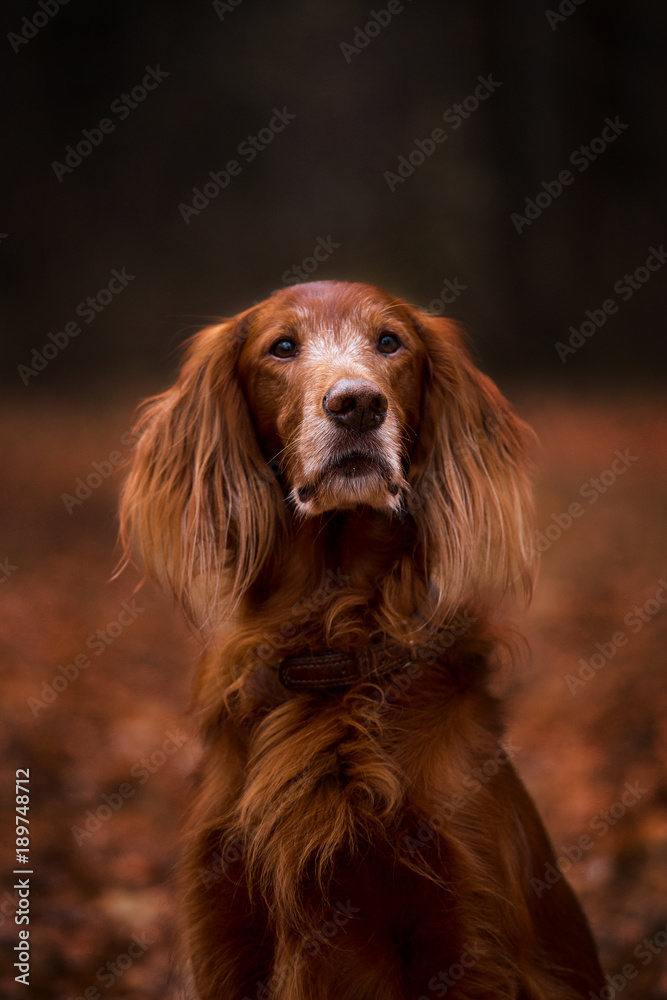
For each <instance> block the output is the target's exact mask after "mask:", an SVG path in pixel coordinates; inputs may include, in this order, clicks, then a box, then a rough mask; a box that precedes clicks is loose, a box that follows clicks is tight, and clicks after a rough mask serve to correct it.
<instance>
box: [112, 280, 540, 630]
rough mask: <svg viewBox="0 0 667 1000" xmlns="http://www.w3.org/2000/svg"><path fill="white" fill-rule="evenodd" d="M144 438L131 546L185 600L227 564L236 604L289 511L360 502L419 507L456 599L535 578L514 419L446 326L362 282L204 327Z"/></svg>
mask: <svg viewBox="0 0 667 1000" xmlns="http://www.w3.org/2000/svg"><path fill="white" fill-rule="evenodd" d="M138 433H139V444H138V446H137V450H136V455H135V459H134V464H133V467H132V470H131V473H130V476H129V478H128V481H127V484H126V488H125V494H124V500H123V515H122V523H123V530H124V536H125V539H126V543H127V544H131V543H132V542H133V541H134V540H137V541H138V543H139V545H140V547H141V550H142V553H143V557H144V560H145V562H146V563H147V565H148V566H149V567H150V568H151V569H152V570H153V571H154V572H155V573H156V575H157V576H158V577H159V578H160V579H161V580H162V581H163V582H165V581H166V582H168V583H169V584H170V585H171V586H172V587H173V589H174V590H175V592H176V593H177V595H178V596H179V598H181V599H182V600H183V601H184V603H186V605H189V606H190V607H192V606H195V607H196V606H197V604H200V603H202V602H203V603H204V604H206V603H207V602H208V603H209V604H210V603H211V601H212V600H216V599H218V598H219V597H220V596H221V590H222V589H225V588H224V587H222V586H221V585H219V583H218V581H220V580H221V579H222V578H223V577H225V576H228V577H229V579H230V580H231V583H230V584H229V585H228V586H227V588H226V589H227V591H228V592H230V593H232V594H233V595H234V596H235V597H236V598H237V599H238V597H239V596H240V595H241V594H242V593H243V592H245V591H246V590H247V588H248V587H249V586H251V585H252V583H253V582H254V581H256V580H257V578H258V576H259V575H260V574H261V572H262V568H263V567H264V566H266V564H267V563H268V562H270V561H271V560H272V559H273V558H274V556H275V551H276V543H277V539H278V536H279V535H280V533H281V532H283V533H284V532H285V531H288V530H289V525H290V522H291V519H293V518H295V517H297V518H314V517H319V515H322V514H325V513H327V512H331V511H345V510H350V509H353V508H362V507H366V508H373V509H374V510H376V511H379V512H381V513H383V514H384V515H386V517H387V518H391V517H399V518H405V517H410V518H412V519H413V521H414V522H415V524H416V526H417V529H418V536H419V538H420V553H419V554H418V556H417V557H418V558H421V559H423V563H424V573H425V574H426V575H427V576H428V577H430V578H431V579H432V580H433V582H434V583H435V585H436V590H437V592H439V593H440V594H441V601H442V606H443V608H444V607H445V606H446V607H447V608H448V609H449V611H451V610H453V609H454V608H455V607H456V606H458V605H459V604H460V603H462V602H463V601H465V600H467V599H469V597H470V595H471V593H472V591H474V590H475V588H489V587H493V586H500V587H501V588H504V587H506V586H507V585H508V584H509V583H510V582H511V581H513V580H514V579H515V578H516V577H517V576H523V577H525V578H527V577H528V575H529V567H530V564H531V560H532V538H531V533H530V525H531V517H530V510H531V500H530V489H529V486H528V481H527V476H526V471H525V460H524V443H523V438H524V427H523V425H522V424H521V422H520V421H519V420H518V419H517V418H516V417H515V416H514V415H513V414H512V412H511V410H510V409H509V406H508V405H507V403H506V401H505V400H504V399H503V397H502V396H501V394H500V393H499V391H498V390H497V388H496V387H495V385H494V384H493V383H492V382H491V381H490V380H489V379H488V378H486V376H484V375H482V374H481V372H479V371H478V369H477V368H476V367H475V366H474V364H473V363H472V361H471V360H470V357H469V355H468V353H467V352H466V350H465V348H464V345H463V342H462V339H461V336H460V334H459V332H458V331H457V329H456V328H455V326H454V325H453V324H452V323H451V322H450V321H448V320H445V319H441V318H437V317H433V316H430V315H428V314H426V313H424V312H421V311H420V310H417V309H415V308H413V307H411V306H409V305H407V304H406V303H405V302H402V301H400V300H399V299H396V298H394V297H392V296H390V295H388V294H387V293H385V292H382V291H381V290H379V289H377V288H375V287H372V286H370V285H364V284H350V283H345V282H334V281H326V282H313V283H312V284H304V285H296V286H292V287H290V288H286V289H282V290H280V291H278V292H276V293H274V294H273V295H272V296H271V297H270V298H269V299H267V300H266V301H265V302H262V303H260V304H259V305H257V306H255V307H254V308H252V309H249V310H247V311H246V312H244V313H242V314H240V315H239V316H237V317H234V318H233V319H231V320H228V321H226V322H224V323H222V324H220V325H219V326H214V327H209V328H207V329H206V330H203V331H202V332H201V333H199V334H197V335H196V336H195V337H194V338H193V340H192V342H191V344H190V347H189V351H188V355H187V357H186V360H185V363H184V365H183V368H182V371H181V374H180V377H179V379H178V381H177V383H176V385H175V386H174V387H173V388H172V389H170V390H168V391H167V392H166V393H164V394H162V395H160V396H157V397H155V398H154V399H153V400H149V401H148V404H147V407H146V409H145V411H144V414H143V416H142V418H141V419H140V423H139V426H138ZM292 523H293V520H292ZM212 582H213V586H211V584H212ZM197 593H199V594H200V596H201V595H203V594H204V593H206V594H207V595H208V597H207V598H206V599H203V598H202V601H198V600H197V599H196V595H197ZM211 594H214V595H215V596H214V597H211ZM196 617H199V618H200V619H201V617H202V615H201V613H199V614H198V615H196Z"/></svg>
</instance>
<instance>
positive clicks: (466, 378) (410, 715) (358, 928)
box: [122, 282, 602, 1000]
mask: <svg viewBox="0 0 667 1000" xmlns="http://www.w3.org/2000/svg"><path fill="white" fill-rule="evenodd" d="M386 334H393V335H394V336H396V337H398V338H399V341H400V347H399V348H398V349H397V350H396V351H395V352H394V353H391V354H386V353H381V351H380V348H379V338H380V337H382V336H383V335H386ZM285 338H290V339H291V341H292V342H293V343H295V344H296V349H297V353H296V354H295V355H294V356H291V357H276V356H275V354H272V353H271V352H272V349H274V345H275V344H276V342H278V341H280V340H281V339H282V340H284V339H285ZM339 379H356V380H365V384H370V383H372V384H373V385H374V386H375V387H377V389H378V391H379V392H380V393H381V394H383V395H384V396H385V397H386V399H387V401H388V406H387V412H386V417H385V419H384V423H382V425H381V426H380V427H378V428H375V429H372V430H370V431H367V432H366V433H365V434H354V433H352V432H350V431H341V430H340V423H339V422H337V421H336V420H335V419H332V418H331V414H327V413H326V412H325V410H324V408H323V399H324V398H325V397H326V395H327V393H328V392H329V391H330V390H331V387H332V386H333V385H334V383H336V382H337V380H339ZM138 430H139V434H140V437H139V443H138V445H137V449H136V455H135V459H134V464H133V467H132V469H131V472H130V475H129V478H128V481H127V484H126V488H125V493H124V497H123V517H122V523H123V537H124V541H125V545H126V550H128V551H129V548H130V547H132V546H134V545H136V546H137V547H138V548H139V550H140V552H141V554H142V557H143V560H144V562H145V564H146V565H147V567H148V568H149V569H150V571H151V572H152V573H153V574H154V575H155V576H156V577H157V578H158V579H159V580H160V581H161V582H163V583H164V584H165V585H167V586H169V587H170V588H171V589H172V590H173V591H174V593H175V594H176V595H177V597H178V598H179V600H180V601H181V602H182V604H183V606H184V608H185V610H186V613H187V614H188V616H189V617H190V619H191V620H193V621H194V622H195V623H196V625H197V627H198V628H199V629H200V630H201V631H202V633H204V634H205V635H206V636H207V639H208V652H207V654H206V656H205V659H204V663H203V665H202V668H201V672H200V676H199V681H198V685H197V700H198V708H199V717H200V718H201V720H202V726H203V733H204V737H205V739H206V755H205V763H204V766H203V768H202V772H201V775H200V777H199V783H198V789H197V793H196V798H195V803H194V806H193V809H192V816H191V822H190V831H189V834H188V837H189V852H188V856H187V858H186V863H185V872H184V877H185V889H186V908H187V920H188V926H189V940H188V945H189V954H190V959H191V965H192V970H193V975H194V978H195V981H196V983H197V989H198V991H199V996H200V997H201V1000H213V998H225V1000H243V998H252V1000H255V998H256V997H261V998H264V997H269V996H270V997H271V998H274V1000H330V998H334V997H335V998H336V1000H407V998H411V1000H415V998H417V997H421V998H423V997H427V998H428V1000H430V998H432V997H440V996H444V995H445V994H447V995H448V996H451V997H456V998H458V1000H473V998H485V1000H489V998H494V997H495V998H501V997H502V998H514V1000H519V998H523V1000H528V998H530V1000H556V998H560V1000H568V998H570V1000H571V998H574V997H586V996H588V992H589V990H591V989H593V990H595V989H599V988H600V987H601V985H602V974H601V972H600V969H599V965H598V962H597V958H596V956H595V949H594V945H593V943H592V940H591V937H590V933H589V931H588V927H587V925H586V921H585V918H584V917H583V915H582V913H581V911H580V909H579V907H578V904H577V902H576V900H575V899H574V896H573V895H572V892H571V890H570V889H569V887H568V886H567V885H566V883H565V882H564V880H562V879H561V880H560V881H558V882H557V883H556V884H555V885H554V886H553V887H552V888H551V889H550V890H549V891H547V892H545V893H544V894H543V895H542V897H541V898H540V899H538V897H537V895H536V893H535V892H534V891H533V889H532V888H531V885H530V879H531V878H532V877H537V878H541V877H542V876H543V874H544V867H545V865H546V864H547V863H548V862H553V860H554V857H553V852H552V849H551V846H550V844H549V841H548V838H547V835H546V833H545V832H544V829H543V827H542V825H541V822H540V820H539V818H538V816H537V813H536V811H535V809H534V806H533V805H532V803H531V801H530V799H529V797H528V795H527V793H526V792H525V790H524V789H523V786H522V785H521V783H520V781H519V779H518V778H517V776H516V774H515V772H514V771H513V769H512V765H511V762H510V761H509V757H508V754H507V753H505V752H504V751H503V750H502V747H501V744H499V739H500V737H501V735H502V729H501V725H500V722H499V714H498V709H497V706H496V703H495V701H494V700H493V699H492V698H491V697H490V696H489V695H488V694H487V693H486V690H485V679H486V675H487V673H488V670H489V668H490V665H491V663H492V660H493V656H494V650H496V649H497V648H498V645H499V643H500V639H499V637H498V635H497V634H496V629H495V628H494V627H493V626H492V625H491V617H492V609H493V606H494V603H495V602H497V600H498V598H499V596H500V595H501V594H502V592H503V591H504V590H506V589H507V588H508V587H510V586H511V585H513V584H514V583H515V582H516V581H519V580H521V581H523V583H524V584H525V585H526V587H528V588H529V586H530V579H531V573H532V548H531V526H532V521H531V495H530V487H529V483H528V478H527V475H526V467H525V466H526V463H525V455H524V439H525V434H526V428H525V427H524V426H523V425H522V424H521V422H520V421H519V420H518V419H517V418H516V417H515V416H514V415H513V414H512V412H511V410H510V409H509V407H508V404H507V403H506V401H505V400H504V399H503V397H502V396H501V395H500V393H499V392H498V390H497V388H496V387H495V386H494V385H493V383H492V382H490V380H489V379H487V378H486V377H485V376H484V375H482V374H481V373H480V372H479V371H478V370H477V369H476V368H475V366H474V365H473V363H472V362H471V360H470V358H469V356H468V354H467V352H466V350H465V348H464V346H463V343H462V340H461V337H460V335H459V334H458V332H457V330H456V329H455V327H454V326H453V325H452V324H451V323H450V322H449V321H447V320H444V319H438V318H435V317H432V316H429V315H426V314H424V313H422V312H420V311H418V310H416V309H413V308H412V307H409V306H408V305H406V304H405V303H403V302H401V301H399V300H397V299H394V298H392V297H391V296H389V295H387V294H386V293H384V292H381V291H380V290H379V289H376V288H373V287H371V286H368V285H359V284H345V283H339V282H317V283H313V284H309V285H300V286H295V287H293V288H290V289H285V290H283V291H280V292H277V293H275V294H274V295H273V296H272V297H271V298H270V299H268V300H267V301H266V302H263V303H261V304H260V305H259V306H257V307H255V308H254V309H251V310H248V311H247V312H246V313H243V314H241V315H240V316H237V317H235V318H234V319H231V320H229V321H227V322H225V323H222V324H221V325H220V326H216V327H211V328H209V329H207V330H204V331H202V332H201V333H200V334H198V335H197V336H196V337H195V338H194V339H193V341H192V343H191V345H190V348H189V352H188V355H187V358H186V360H185V364H184V366H183V369H182V371H181V374H180V377H179V379H178V381H177V383H176V385H175V386H174V387H173V388H172V389H170V390H168V391H167V392H165V393H163V394H162V395H161V396H157V397H155V398H154V399H152V400H149V401H148V403H147V405H146V408H145V410H144V413H143V415H142V417H141V419H140V421H139V424H138ZM355 449H356V450H357V451H359V453H360V454H362V457H363V456H365V458H364V459H363V461H362V463H361V466H359V465H358V464H357V463H358V462H359V459H357V458H350V454H351V452H353V451H355ZM346 456H347V457H346ZM337 462H338V463H343V464H342V465H340V464H336V463H337ZM343 468H344V469H345V471H341V469H343ZM377 638H382V639H391V640H394V641H396V642H398V643H401V644H404V646H405V650H406V667H405V668H404V669H403V670H401V671H399V672H398V673H396V672H395V673H394V674H393V675H389V676H387V675H382V676H375V677H372V678H369V679H366V680H364V681H360V682H358V683H356V684H354V685H353V686H352V687H350V688H349V689H348V690H346V691H343V692H340V691H338V692H330V691H322V692H316V691H301V692H294V691H291V690H287V689H286V688H284V687H283V686H282V684H281V683H280V681H279V680H278V675H277V666H278V664H279V663H280V661H281V660H282V659H283V657H285V656H287V655H292V654H295V653H299V652H303V651H305V650H313V651H321V650H324V649H327V648H335V649H342V650H354V649H356V648H360V647H364V646H366V645H367V644H368V643H369V641H371V640H372V639H377ZM494 761H495V765H494V763H493V762H494ZM485 764H486V765H487V770H488V769H489V765H491V768H490V769H491V771H494V767H495V773H494V774H493V777H491V778H489V780H486V781H480V780H478V779H476V778H475V777H474V775H475V771H476V769H477V774H482V775H484V774H485V773H486V772H484V771H483V768H484V765H485ZM479 769H482V770H481V771H480V770H479ZM450 969H454V970H455V973H454V974H453V975H450V978H449V980H447V979H446V978H443V977H445V976H447V975H449V970H450ZM459 970H463V974H462V975H461V976H459V975H458V972H459ZM441 973H442V976H440V974H441ZM439 977H440V978H439ZM447 983H448V985H447ZM443 989H444V992H443Z"/></svg>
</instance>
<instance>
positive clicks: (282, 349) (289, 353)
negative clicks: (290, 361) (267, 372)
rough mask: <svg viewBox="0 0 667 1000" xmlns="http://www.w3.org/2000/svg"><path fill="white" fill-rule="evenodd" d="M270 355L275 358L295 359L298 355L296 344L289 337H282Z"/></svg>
mask: <svg viewBox="0 0 667 1000" xmlns="http://www.w3.org/2000/svg"><path fill="white" fill-rule="evenodd" d="M269 353H270V354H272V355H273V356H274V358H293V357H294V355H295V354H296V343H295V342H294V341H293V340H290V338H289V337H281V338H280V340H276V342H275V344H274V345H273V347H272V348H271V350H270V352H269Z"/></svg>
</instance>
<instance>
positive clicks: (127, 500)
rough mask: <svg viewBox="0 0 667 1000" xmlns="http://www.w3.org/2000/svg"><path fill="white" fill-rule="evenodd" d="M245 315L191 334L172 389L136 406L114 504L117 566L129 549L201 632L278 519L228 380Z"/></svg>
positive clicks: (249, 426) (247, 420) (235, 595)
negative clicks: (131, 446) (120, 552)
mask: <svg viewBox="0 0 667 1000" xmlns="http://www.w3.org/2000/svg"><path fill="white" fill-rule="evenodd" d="M250 313H251V310H249V311H248V312H246V313H242V314H240V316H238V317H235V318H234V319H232V320H229V321H226V322H224V323H222V324H221V325H219V326H211V327H208V328H207V329H205V330H202V331H201V332H200V333H198V334H196V335H195V336H194V337H193V338H192V340H191V341H190V344H189V346H188V349H187V353H186V357H185V361H184V364H183V367H182V369H181V372H180V375H179V378H178V380H177V382H176V384H175V385H174V386H173V387H172V388H171V389H169V390H167V391H166V392H164V393H162V394H160V395H158V396H154V397H152V398H151V399H148V400H147V401H146V402H145V403H144V404H143V407H142V411H141V414H140V417H139V419H138V421H137V425H136V427H135V429H134V433H135V435H136V437H137V444H136V446H135V451H134V455H133V458H132V460H131V467H130V472H129V475H128V477H127V480H126V483H125V487H124V490H123V496H122V502H121V541H122V543H123V546H124V550H125V557H126V561H127V559H128V557H129V553H130V551H132V550H134V549H135V548H136V549H137V550H138V552H139V554H140V556H141V559H142V561H143V563H144V565H145V567H146V569H147V570H148V572H149V573H150V574H151V575H152V576H153V577H154V578H156V579H157V580H158V581H159V582H160V583H161V584H163V585H166V586H167V587H168V588H170V589H171V590H172V591H173V593H174V594H175V596H176V597H177V599H178V600H179V601H180V602H181V603H182V605H183V607H184V609H185V612H186V614H187V615H188V617H189V618H190V620H191V621H193V622H194V623H195V624H196V625H197V626H198V627H199V628H200V629H204V630H208V629H210V628H215V626H216V624H217V622H216V618H215V616H214V611H215V613H216V615H217V616H219V615H220V612H221V610H222V613H224V611H225V609H226V610H227V611H228V610H229V609H230V603H231V604H232V605H235V604H236V603H237V602H238V600H239V599H240V597H241V596H242V594H244V593H245V592H246V591H247V590H248V588H249V587H250V586H251V584H252V583H253V581H254V580H256V579H257V576H258V574H259V573H260V571H261V568H262V566H263V565H264V564H265V562H266V560H267V558H269V557H270V555H271V553H272V550H273V549H274V544H275V542H276V535H277V533H278V530H279V524H280V521H281V516H282V507H283V504H282V502H281V492H280V488H279V485H278V483H277V481H276V480H275V477H274V476H273V474H272V473H271V471H270V469H269V468H268V466H267V464H266V461H265V459H264V458H263V456H262V454H261V452H260V449H259V445H258V443H257V439H256V436H255V431H254V427H253V423H252V418H251V416H250V412H249V410H248V406H247V403H246V400H245V397H244V394H243V390H242V388H241V386H240V384H239V381H238V377H237V362H238V357H239V354H240V350H241V346H242V343H243V340H244V336H245V330H246V328H247V325H248V323H249V322H250Z"/></svg>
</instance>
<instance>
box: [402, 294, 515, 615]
mask: <svg viewBox="0 0 667 1000" xmlns="http://www.w3.org/2000/svg"><path fill="white" fill-rule="evenodd" d="M412 312H413V322H414V325H415V328H416V330H417V332H418V334H419V336H420V337H421V339H422V341H423V344H424V346H425V348H426V356H427V361H426V373H425V392H424V400H423V411H422V417H421V422H420V427H419V433H418V438H417V442H416V446H415V449H414V452H413V456H412V461H411V476H410V480H411V482H410V485H411V490H412V493H411V497H410V498H409V499H408V506H409V507H410V508H411V511H412V513H413V516H414V519H415V521H416V524H417V526H418V530H419V534H420V538H421V544H422V551H423V552H424V558H425V559H426V561H427V572H428V574H429V576H430V578H431V580H432V581H433V583H434V584H435V592H436V593H438V595H439V601H438V605H439V615H438V617H440V618H442V617H447V616H448V615H451V614H452V613H453V612H454V611H455V609H456V607H457V606H460V604H461V603H462V601H463V602H465V601H466V600H469V599H474V598H475V597H482V596H488V595H489V594H490V593H493V592H495V593H497V592H498V591H503V592H504V591H505V590H506V589H507V588H508V587H509V586H511V585H513V584H514V583H515V582H517V581H521V582H522V583H523V585H524V587H525V590H526V594H527V596H529V595H530V592H531V586H532V578H533V573H534V568H535V555H534V528H533V523H534V520H533V517H534V516H533V501H532V489H531V484H530V481H529V477H528V469H527V461H526V440H527V438H529V437H532V436H534V435H533V434H532V431H531V430H530V429H529V428H528V427H527V425H525V424H524V423H523V422H522V421H521V420H519V418H518V417H516V416H515V415H514V413H512V410H511V409H510V406H509V404H508V402H507V400H505V399H504V397H503V396H502V395H501V393H500V392H499V390H498V388H497V387H496V386H495V385H494V383H493V382H492V381H491V380H490V379H489V378H487V376H485V375H483V374H482V373H481V372H480V371H479V370H478V369H477V368H476V366H475V365H474V364H473V362H472V360H471V358H470V356H469V354H468V352H467V350H466V348H465V346H464V343H463V339H462V336H461V334H460V332H459V330H458V329H457V327H456V325H455V324H454V323H452V322H451V321H449V320H446V319H442V318H439V317H434V316H430V315H428V314H427V313H423V312H421V311H419V310H413V311H412Z"/></svg>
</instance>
